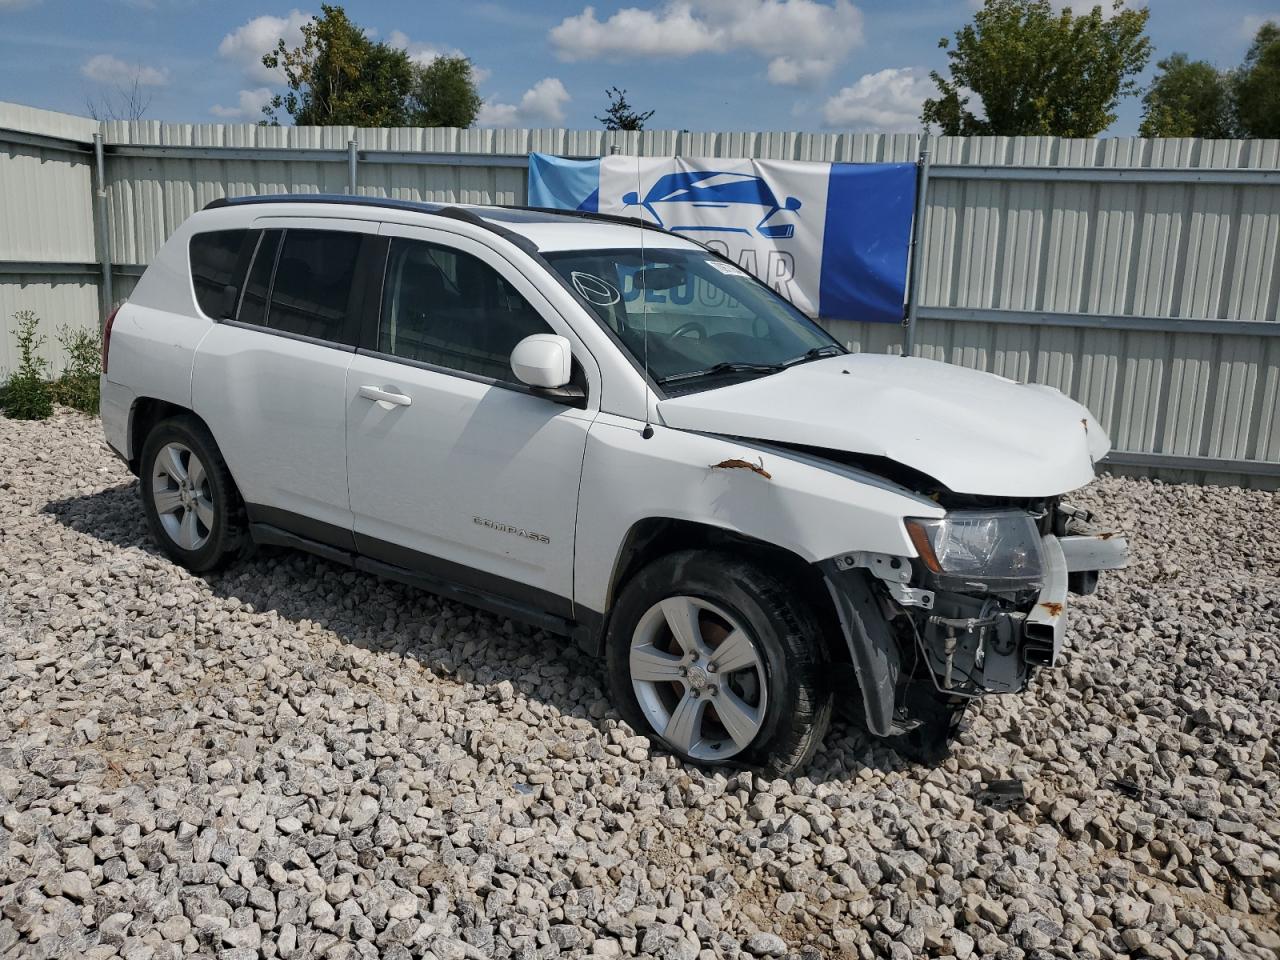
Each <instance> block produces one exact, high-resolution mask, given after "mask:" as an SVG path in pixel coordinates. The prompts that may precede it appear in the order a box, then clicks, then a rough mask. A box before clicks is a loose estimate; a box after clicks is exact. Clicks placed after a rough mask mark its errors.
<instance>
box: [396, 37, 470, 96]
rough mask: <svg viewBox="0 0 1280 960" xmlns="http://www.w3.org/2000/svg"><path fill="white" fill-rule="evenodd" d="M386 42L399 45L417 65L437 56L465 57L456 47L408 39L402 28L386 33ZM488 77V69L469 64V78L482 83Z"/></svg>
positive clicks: (426, 63)
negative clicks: (439, 45) (444, 47)
mask: <svg viewBox="0 0 1280 960" xmlns="http://www.w3.org/2000/svg"><path fill="white" fill-rule="evenodd" d="M387 43H388V44H390V45H391V46H393V47H399V48H400V49H401V50H403V51H404V52H405V53H407V54H409V59H410V60H412V61H413V62H414V63H416V64H418V65H419V66H423V67H425V66H427V65H428V64H429V63H431V61H433V60H435V59H437V58H438V57H465V56H466V54H465V53H463V52H462V51H461V50H459V49H458V48H457V47H451V48H449V49H448V50H445V49H443V48H441V47H437V46H435V45H434V44H430V43H420V42H418V41H415V40H410V39H409V35H408V34H407V33H405V32H404V31H403V30H392V31H391V33H389V34H387ZM489 77H490V71H488V70H486V69H485V68H484V67H477V66H476V65H475V64H474V63H472V64H471V78H472V79H473V80H475V82H476V83H484V82H485V81H486V80H488V79H489Z"/></svg>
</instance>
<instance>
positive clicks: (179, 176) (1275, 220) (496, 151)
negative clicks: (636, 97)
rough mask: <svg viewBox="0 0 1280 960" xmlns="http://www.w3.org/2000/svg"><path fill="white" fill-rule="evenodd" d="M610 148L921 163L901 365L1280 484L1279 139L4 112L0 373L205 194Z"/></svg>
mask: <svg viewBox="0 0 1280 960" xmlns="http://www.w3.org/2000/svg"><path fill="white" fill-rule="evenodd" d="M95 134H97V135H99V138H100V143H99V144H98V145H97V152H96V153H95V139H98V138H95ZM615 149H616V150H617V151H618V152H622V153H627V154H637V153H638V154H641V155H662V156H670V155H686V156H720V157H761V158H775V159H792V160H822V161H846V162H860V161H861V162H902V161H914V160H915V159H916V158H917V156H918V155H919V154H920V152H921V151H922V150H927V151H928V152H929V154H930V156H931V161H932V162H931V167H930V176H929V186H928V191H927V194H926V197H925V217H924V221H923V224H922V246H921V249H920V281H921V282H920V287H919V297H918V303H919V308H918V313H919V324H918V328H917V331H916V336H915V348H914V350H915V352H916V353H918V354H920V355H923V356H927V357H934V358H937V359H940V360H946V361H949V362H952V363H958V364H963V365H966V366H971V367H977V368H980V369H985V370H989V371H992V372H994V373H999V374H1002V375H1004V376H1007V377H1011V378H1015V379H1020V380H1032V381H1037V382H1041V383H1047V384H1051V385H1053V386H1055V387H1058V388H1059V389H1061V390H1063V391H1064V392H1066V393H1068V394H1070V395H1071V396H1073V397H1075V398H1077V399H1078V400H1080V401H1081V402H1083V403H1085V404H1086V405H1087V406H1088V407H1089V408H1090V410H1092V412H1093V413H1094V415H1095V416H1096V417H1097V418H1098V420H1099V421H1100V422H1101V423H1102V424H1103V425H1104V426H1106V428H1107V429H1108V431H1109V432H1110V434H1111V437H1112V439H1113V441H1114V444H1115V448H1116V452H1115V453H1114V454H1113V456H1112V457H1111V462H1112V463H1113V464H1116V465H1118V466H1122V467H1124V468H1127V469H1129V470H1130V471H1133V470H1137V471H1139V472H1155V473H1158V474H1160V475H1163V476H1166V477H1171V478H1174V479H1197V480H1209V481H1214V482H1227V483H1248V484H1251V485H1261V486H1269V487H1276V486H1280V141H1275V140H1267V141H1236V140H1212V141H1210V140H1192V139H1187V140H1142V139H1137V138H1128V139H1125V138H1121V139H1110V140H1065V139H1057V138H1051V137H1029V138H1003V137H986V138H973V139H965V138H952V137H921V136H917V135H909V134H899V135H874V134H802V133H770V132H760V133H689V132H683V131H681V132H675V131H645V132H643V133H606V132H603V131H571V130H550V129H548V130H452V129H356V128H352V127H311V128H305V127H304V128H295V127H260V126H255V125H249V124H162V123H158V122H153V121H144V122H134V123H123V122H110V123H104V124H101V125H99V124H98V123H96V122H94V121H90V120H86V119H84V118H81V117H72V116H68V115H65V114H54V113H50V112H47V111H37V110H32V109H30V108H25V107H19V106H16V105H12V104H4V103H0V316H3V318H4V319H5V320H6V330H7V335H6V337H5V338H4V339H3V342H0V377H3V376H4V375H5V374H6V371H7V370H8V368H9V367H10V365H11V364H12V362H13V359H12V351H13V342H12V330H11V328H12V324H11V323H8V319H9V317H10V315H11V314H12V313H13V312H14V311H15V310H18V309H24V308H25V309H31V310H34V311H35V312H36V313H37V314H39V315H40V316H41V317H42V318H43V320H44V322H45V324H46V325H47V327H48V329H49V330H50V331H52V330H53V328H54V327H55V326H56V325H58V324H60V323H67V324H71V325H79V326H90V325H92V324H94V323H96V322H98V320H99V318H100V316H101V314H102V312H103V310H104V309H105V302H106V301H107V300H112V301H115V302H118V301H119V300H121V299H123V298H125V297H127V296H128V294H129V291H130V290H131V289H132V287H133V284H134V282H135V281H136V278H137V276H138V275H140V273H141V271H142V269H143V267H144V266H145V264H146V263H147V262H148V261H149V260H150V259H151V257H152V256H153V255H154V254H155V252H156V250H157V249H158V248H159V246H160V245H161V243H163V241H164V239H165V238H166V237H167V236H168V235H169V233H170V232H171V231H172V230H173V229H174V228H176V227H177V226H178V225H179V224H180V223H181V222H182V221H183V220H184V219H185V218H186V217H187V216H189V215H190V214H191V213H192V212H193V211H195V210H198V209H200V207H202V206H203V205H204V204H206V203H208V202H209V201H210V200H213V199H215V198H217V197H221V196H229V195H230V196H234V195H239V194H252V193H276V192H298V193H311V192H339V193H340V192H346V191H349V190H352V189H354V192H357V193H359V194H363V195H367V196H379V197H398V198H403V199H409V200H436V201H446V202H451V203H523V202H524V201H525V196H526V168H527V156H528V154H529V153H530V152H532V151H539V152H543V153H553V154H559V155H562V156H582V157H587V156H601V155H604V154H607V153H610V152H611V151H613V150H615ZM99 163H101V170H102V176H101V178H99V175H98V171H99ZM108 287H110V290H109V291H108V289H107V288H108ZM828 326H829V328H830V329H831V330H832V331H833V333H835V334H836V335H837V336H838V337H840V338H841V339H842V340H843V341H845V342H846V343H847V344H848V345H849V346H851V347H853V348H855V349H859V350H870V351H879V352H896V351H899V350H901V345H902V340H903V331H902V329H901V328H899V327H897V326H894V325H883V324H861V323H848V322H832V323H830V324H829V325H828ZM46 350H47V351H48V356H49V358H50V360H51V361H53V362H54V363H55V364H56V363H59V362H60V359H61V358H60V357H59V356H58V353H57V350H56V345H55V344H52V343H50V344H49V345H48V346H47V347H46ZM856 413H857V412H856V411H850V415H851V416H854V415H856Z"/></svg>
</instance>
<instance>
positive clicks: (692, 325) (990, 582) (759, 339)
mask: <svg viewBox="0 0 1280 960" xmlns="http://www.w3.org/2000/svg"><path fill="white" fill-rule="evenodd" d="M103 368H104V369H103V376H102V419H103V425H104V428H105V430H106V437H107V440H108V442H109V443H110V445H111V447H112V448H113V449H114V450H115V451H116V452H117V453H118V454H119V455H120V456H121V457H123V458H124V459H125V460H126V461H127V462H128V464H129V465H130V467H131V468H132V469H133V471H134V472H135V473H136V474H137V475H138V477H139V478H140V480H141V493H142V502H143V505H144V508H145V510H146V515H147V519H148V522H149V524H150V526H151V530H152V533H153V535H154V537H155V539H156V541H157V543H158V544H159V545H160V546H161V547H162V548H163V550H164V551H165V552H166V553H168V554H169V555H170V556H171V557H173V558H174V559H175V560H176V561H178V562H179V563H182V564H184V565H186V566H187V567H188V568H190V569H191V570H193V571H206V570H211V569H213V568H215V567H217V566H218V565H219V564H222V563H224V562H226V561H227V560H229V559H231V558H234V557H236V556H238V555H241V554H242V553H243V552H244V551H245V550H246V549H247V548H248V547H249V546H250V545H252V544H255V543H257V544H275V545H284V546H289V547H296V548H299V549H303V550H309V551H312V552H313V553H316V554H319V555H320V556H322V557H326V558H328V559H330V560H332V561H336V562H339V563H344V564H349V565H351V566H353V567H355V568H356V569H358V570H364V571H368V572H369V573H373V574H377V575H379V576H383V577H388V578H392V579H395V580H399V581H404V582H406V583H410V584H416V585H420V586H422V587H425V588H426V589H428V590H432V591H435V592H437V593H440V594H443V595H446V596H449V597H453V598H456V599H458V600H461V601H463V602H466V603H469V604H474V605H475V606H478V607H484V608H487V609H490V610H494V611H497V612H499V613H501V614H504V615H508V616H511V617H515V618H519V619H521V620H524V621H527V622H529V623H532V624H536V625H537V626H540V627H543V628H546V629H547V630H550V631H554V632H556V633H560V634H563V635H566V636H567V637H570V638H572V639H573V641H575V642H577V643H578V644H580V645H581V646H582V647H583V648H585V649H586V650H588V651H590V652H591V653H593V654H597V655H600V656H601V657H603V658H604V660H605V663H606V671H607V674H608V678H609V681H610V684H611V686H612V689H613V693H614V697H615V699H616V703H617V706H618V709H619V710H620V711H621V713H622V715H623V716H624V717H625V718H626V720H627V721H628V722H629V723H630V724H631V725H632V726H634V727H635V728H637V729H639V730H642V731H644V732H646V733H650V734H652V735H653V736H655V737H657V738H658V739H660V740H661V741H662V742H663V743H665V744H666V745H667V747H669V748H670V749H671V750H672V751H674V752H675V753H677V754H679V755H680V756H681V757H684V758H687V759H689V760H693V761H698V762H703V763H718V762H733V763H739V764H744V765H749V766H752V767H755V768H758V769H762V770H764V771H766V772H769V773H772V774H783V773H787V772H789V771H791V770H793V769H795V768H796V767H798V766H799V765H801V764H803V763H804V762H805V761H806V760H807V758H808V757H809V756H810V755H811V753H812V751H813V750H814V749H815V748H816V746H817V745H818V743H819V741H820V740H821V737H822V735H823V732H824V730H825V728H826V726H827V722H828V719H829V717H830V714H831V709H832V706H833V704H836V703H839V704H841V705H844V706H850V707H852V708H854V709H855V710H856V712H857V714H859V715H860V716H861V717H862V718H864V720H865V723H866V726H867V727H868V729H869V730H870V731H871V732H872V733H873V734H875V735H878V736H881V737H893V738H895V742H896V744H897V745H898V746H899V747H900V748H902V749H903V750H904V751H905V752H907V753H908V754H911V755H914V756H918V757H921V758H928V757H936V756H938V755H940V754H941V753H942V752H943V751H944V750H945V745H946V743H947V741H948V739H949V737H950V736H951V735H952V733H953V731H954V729H955V724H956V721H957V720H958V718H959V716H960V714H961V713H962V712H963V709H964V707H965V705H966V704H967V703H968V702H969V701H970V700H971V699H973V698H975V697H978V696H982V695H984V694H988V693H1008V692H1012V691H1018V690H1021V689H1023V688H1024V687H1025V686H1026V684H1027V682H1028V678H1029V676H1030V674H1031V673H1032V671H1033V670H1035V669H1036V668H1037V667H1042V666H1051V665H1052V664H1053V663H1054V662H1055V661H1056V660H1057V658H1058V656H1059V654H1060V651H1061V647H1062V638H1063V630H1064V615H1065V603H1066V600H1067V593H1068V590H1069V589H1074V590H1076V591H1078V592H1079V591H1088V590H1090V589H1092V587H1093V585H1094V583H1095V582H1096V579H1097V571H1098V570H1101V569H1107V568H1112V567H1117V566H1122V565H1123V563H1124V561H1125V552H1126V545H1125V543H1124V540H1123V539H1122V538H1120V537H1115V536H1111V535H1109V534H1106V533H1098V532H1096V531H1093V530H1090V529H1089V528H1088V527H1087V522H1088V520H1089V517H1088V515H1087V514H1085V513H1084V512H1083V511H1080V510H1076V509H1073V508H1071V507H1069V506H1067V505H1066V504H1064V503H1063V502H1062V501H1061V499H1060V497H1061V495H1062V494H1063V493H1064V492H1066V491H1070V490H1072V489H1075V488H1077V487H1080V486H1082V485H1084V484H1086V483H1088V482H1089V481H1090V480H1091V479H1092V478H1093V475H1094V464H1095V462H1096V461H1097V460H1098V459H1099V458H1101V457H1102V456H1103V455H1104V454H1105V453H1106V452H1107V450H1108V440H1107V437H1106V434H1105V433H1104V432H1103V430H1102V428H1101V427H1100V426H1099V425H1098V424H1097V423H1096V422H1095V421H1094V419H1093V418H1092V417H1091V416H1090V415H1089V413H1088V411H1086V410H1085V409H1084V408H1083V407H1081V406H1080V405H1078V404H1076V403H1074V402H1073V401H1071V400H1068V399H1067V398H1066V397H1064V396H1062V395H1061V394H1060V393H1058V392H1057V391H1055V390H1052V389H1048V388H1045V387H1039V386H1033V385H1029V384H1018V383H1014V382H1012V381H1009V380H1005V379H1002V378H1000V377H996V376H992V375H989V374H985V373H980V372H976V371H973V370H967V369H963V368H960V367H955V366H948V365H946V364H942V363H935V362H932V361H927V360H921V359H914V358H909V357H908V358H904V357H898V356H878V355H868V354H858V355H851V354H849V353H847V352H846V351H845V349H844V348H843V347H841V346H840V344H838V343H837V342H836V341H835V340H833V339H832V338H831V336H829V335H828V334H827V333H825V332H824V331H823V329H822V328H821V327H819V326H818V325H817V324H815V323H813V322H812V321H810V320H809V319H807V318H806V317H805V316H804V315H803V314H801V313H800V312H799V311H797V310H796V309H795V308H794V307H792V306H791V304H789V303H788V302H787V301H786V300H784V299H783V298H782V297H780V296H778V295H777V294H775V293H774V292H773V291H772V290H770V289H769V288H768V287H767V286H765V285H764V284H762V283H760V282H758V281H757V280H755V279H754V278H752V277H751V276H750V275H748V274H747V273H745V272H743V271H742V270H740V269H739V268H738V267H737V266H736V265H734V264H733V263H730V262H729V261H727V260H724V259H723V258H721V257H720V256H719V255H718V254H717V253H715V252H714V251H712V250H709V249H708V248H706V247H704V246H702V245H700V244H698V243H696V242H694V241H692V240H689V239H687V238H685V237H682V236H677V235H674V234H671V233H668V232H666V231H663V230H661V229H658V228H655V227H652V226H643V225H641V223H640V222H639V221H630V220H624V219H620V218H609V217H603V216H596V215H580V214H572V213H559V212H551V211H542V210H529V209H516V208H505V207H478V206H477V207H458V206H446V205H441V204H430V203H408V202H399V201H394V200H377V199H371V198H355V197H337V196H278V197H245V198H241V199H235V200H218V201H215V202H214V203H211V204H210V205H209V206H208V207H206V208H205V209H204V210H203V211H201V212H199V213H197V214H195V215H194V216H193V217H191V218H190V219H189V220H187V221H186V223H184V224H183V225H182V226H181V227H180V228H179V229H178V231H177V232H176V233H175V234H174V235H173V236H172V237H171V238H170V239H169V241H168V242H167V243H166V244H165V245H164V247H163V249H162V250H161V251H160V252H159V254H158V255H157V256H156V258H155V261H154V263H152V264H151V266H150V267H149V268H148V269H147V271H146V274H145V275H144V276H143V277H142V279H141V281H140V282H139V283H138V286H137V288H136V290H135V291H134V293H133V296H132V297H131V299H130V300H129V302H128V303H127V304H125V305H124V306H123V307H121V308H120V309H119V310H118V311H117V312H116V313H115V314H114V315H113V317H112V318H111V319H110V320H109V321H108V324H107V329H106V347H105V349H104V364H103Z"/></svg>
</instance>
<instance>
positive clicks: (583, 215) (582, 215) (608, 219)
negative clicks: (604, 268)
mask: <svg viewBox="0 0 1280 960" xmlns="http://www.w3.org/2000/svg"><path fill="white" fill-rule="evenodd" d="M503 206H505V207H506V209H508V210H528V211H529V212H530V213H554V214H559V215H560V216H562V217H577V218H578V219H579V220H602V221H604V222H605V223H617V224H621V225H622V226H625V227H640V228H641V229H643V230H656V231H657V232H658V233H670V234H671V235H672V236H673V237H678V236H680V235H679V234H678V233H674V232H673V231H671V230H668V229H667V228H666V227H660V226H658V225H657V224H656V223H650V222H649V221H648V220H645V219H644V218H643V217H628V216H626V215H624V214H621V213H600V212H599V211H596V210H561V209H560V208H558V207H530V206H524V205H522V204H518V203H510V204H503ZM685 239H688V238H685Z"/></svg>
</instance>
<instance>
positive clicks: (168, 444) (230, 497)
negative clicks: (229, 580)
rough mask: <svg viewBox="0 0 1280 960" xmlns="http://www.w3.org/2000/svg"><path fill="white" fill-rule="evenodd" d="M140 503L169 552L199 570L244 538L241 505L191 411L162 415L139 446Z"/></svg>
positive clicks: (220, 558)
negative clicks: (185, 413) (169, 416)
mask: <svg viewBox="0 0 1280 960" xmlns="http://www.w3.org/2000/svg"><path fill="white" fill-rule="evenodd" d="M139 466H140V470H139V475H140V477H141V481H142V483H141V487H142V506H143V510H144V511H145V512H146V515H147V525H148V526H149V527H150V528H151V535H152V537H153V538H154V539H155V540H156V542H157V543H158V544H159V546H160V548H161V549H162V550H164V552H165V553H167V554H168V555H169V556H170V557H172V558H173V559H174V560H176V561H178V563H181V564H182V565H183V566H184V567H186V568H187V569H188V570H191V571H193V572H195V573H202V572H204V571H206V570H212V569H214V568H216V567H218V566H220V565H222V564H223V563H225V562H226V561H227V560H228V559H229V558H230V557H231V555H232V554H233V553H234V552H236V551H238V550H239V549H240V547H241V546H242V545H243V544H244V543H245V528H246V524H245V518H244V505H243V504H242V503H241V501H240V495H239V493H238V492H237V490H236V488H235V483H234V482H233V481H232V480H231V474H230V473H229V472H228V471H227V465H226V463H225V462H223V459H222V455H221V454H220V453H219V452H218V446H217V444H216V443H214V441H213V437H212V436H211V435H210V433H209V430H208V428H207V427H205V426H204V424H202V423H200V421H198V420H196V419H195V418H194V417H175V418H173V419H170V420H162V421H161V422H160V423H158V424H156V425H155V427H154V428H152V430H151V432H150V433H149V434H148V435H147V439H146V442H145V443H144V444H143V447H142V457H141V462H140V465H139Z"/></svg>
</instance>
